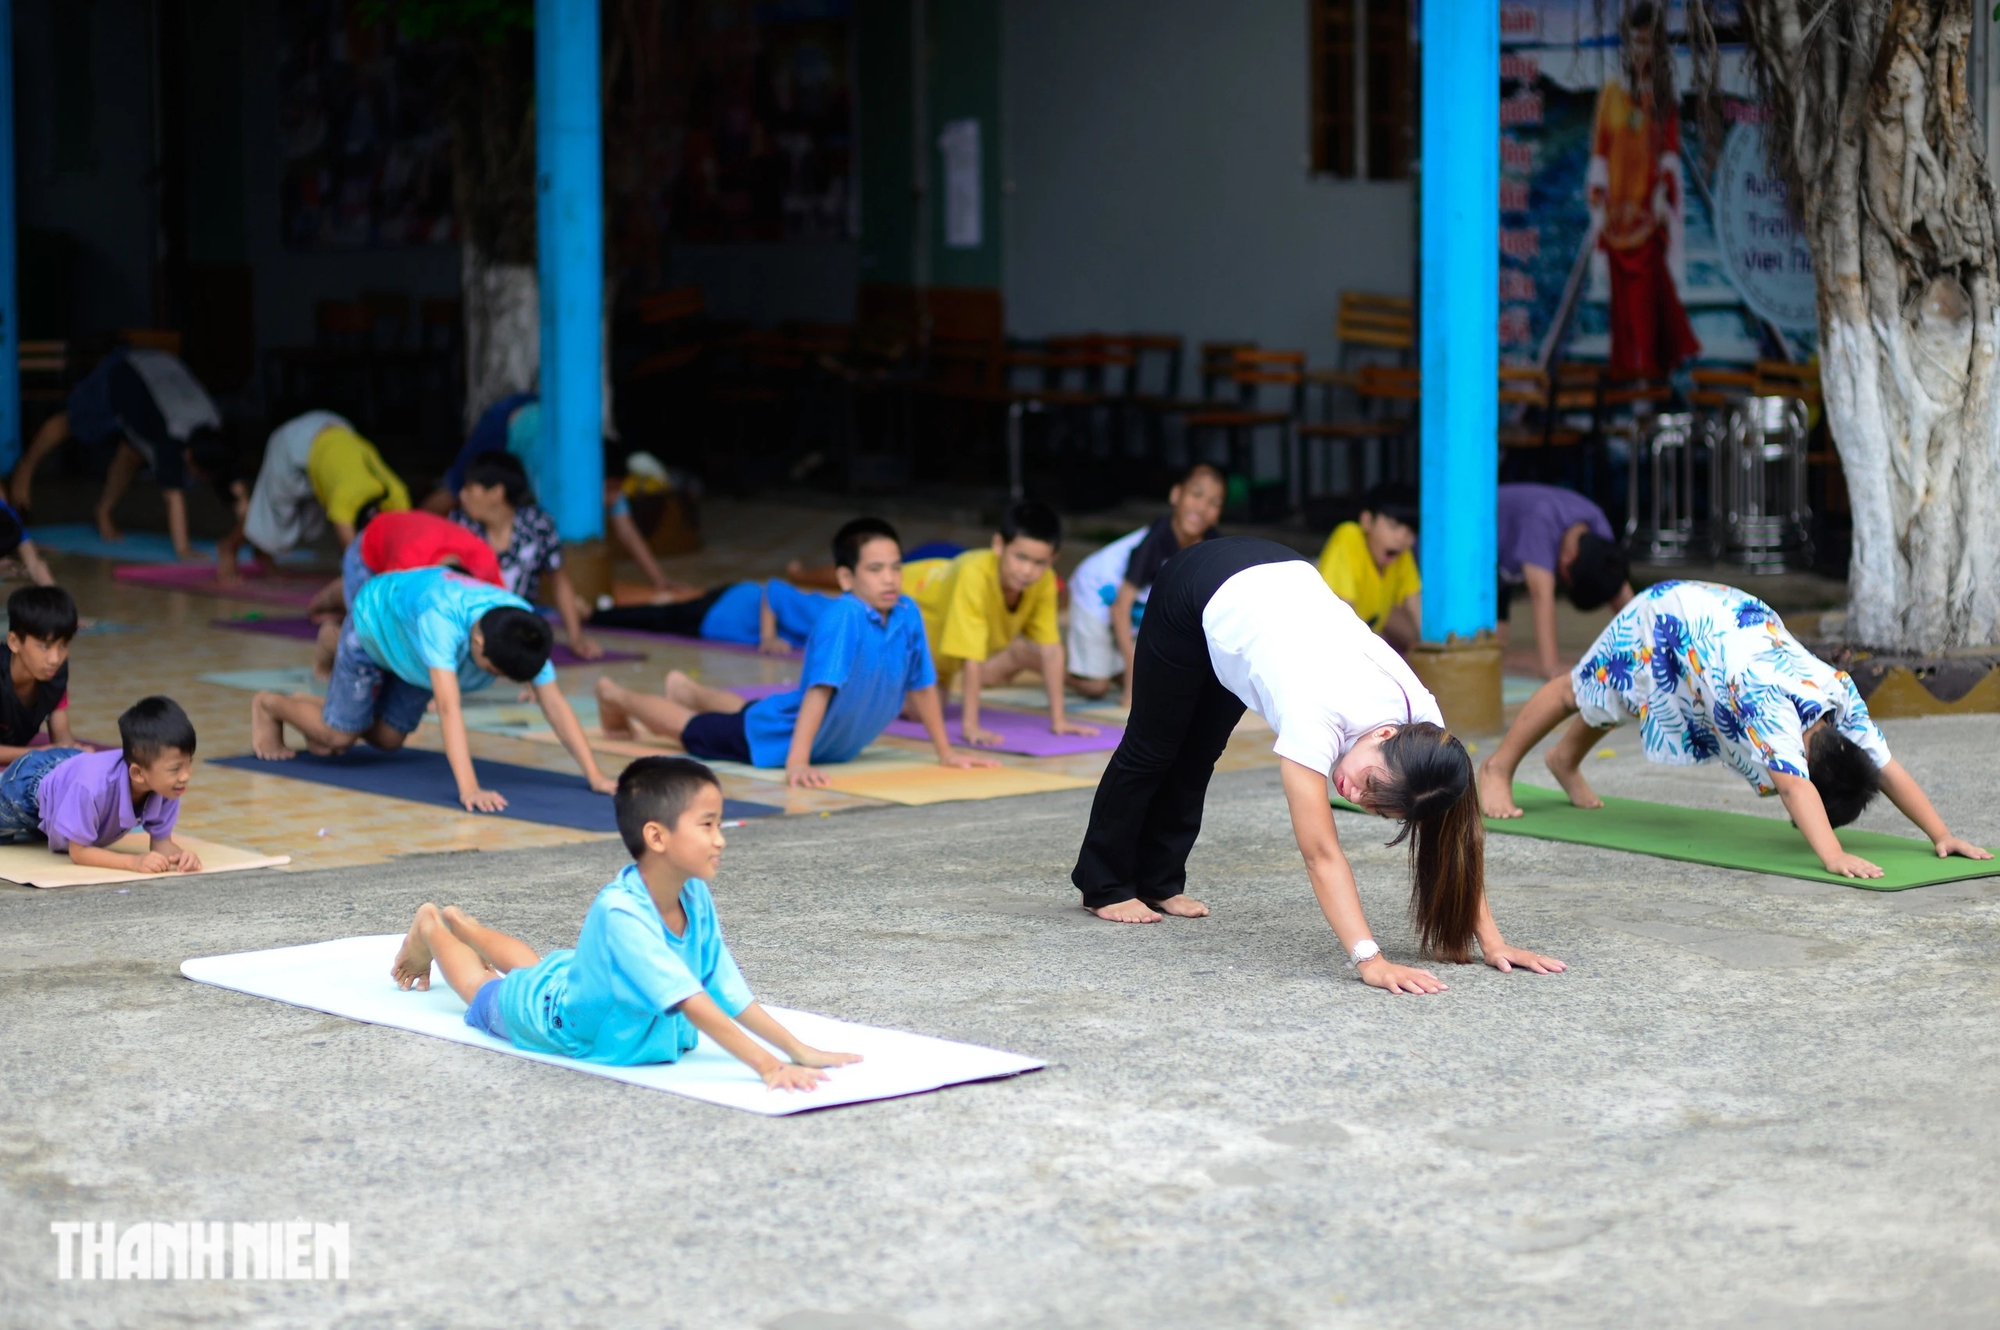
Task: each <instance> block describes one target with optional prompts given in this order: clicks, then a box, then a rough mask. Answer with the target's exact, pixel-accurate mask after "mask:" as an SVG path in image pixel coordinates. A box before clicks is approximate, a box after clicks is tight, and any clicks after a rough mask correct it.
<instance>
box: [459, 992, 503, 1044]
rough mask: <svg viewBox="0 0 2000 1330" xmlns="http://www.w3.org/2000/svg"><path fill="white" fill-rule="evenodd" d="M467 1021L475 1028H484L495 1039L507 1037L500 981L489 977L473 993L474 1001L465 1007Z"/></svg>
mask: <svg viewBox="0 0 2000 1330" xmlns="http://www.w3.org/2000/svg"><path fill="white" fill-rule="evenodd" d="M465 1023H466V1024H467V1025H470V1026H471V1027H472V1028H473V1029H475V1030H484V1031H486V1033H488V1034H490V1035H492V1036H493V1037H494V1038H495V1039H506V1038H507V1037H508V1035H507V1021H506V1018H505V1017H503V1016H501V1014H500V981H499V980H498V979H488V980H487V981H486V982H485V983H483V984H481V985H480V986H479V991H478V992H477V993H474V994H473V995H472V1001H471V1002H470V1003H468V1004H467V1005H466V1008H465Z"/></svg>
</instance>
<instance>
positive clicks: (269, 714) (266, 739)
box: [250, 693, 298, 762]
mask: <svg viewBox="0 0 2000 1330" xmlns="http://www.w3.org/2000/svg"><path fill="white" fill-rule="evenodd" d="M281 700H282V699H280V698H279V696H278V695H277V694H276V693H258V694H256V695H255V696H253V697H252V698H251V699H250V751H251V752H253V753H255V754H256V755H257V756H258V757H261V758H263V759H264V760H265V761H266V762H282V761H284V760H285V759H286V758H291V757H297V756H298V754H297V753H294V752H293V751H292V750H291V749H289V748H287V747H286V746H285V723H284V722H283V721H282V720H279V719H278V715H277V713H276V712H275V711H273V710H271V704H272V703H274V702H278V701H281Z"/></svg>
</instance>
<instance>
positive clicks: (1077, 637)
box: [1065, 605, 1125, 679]
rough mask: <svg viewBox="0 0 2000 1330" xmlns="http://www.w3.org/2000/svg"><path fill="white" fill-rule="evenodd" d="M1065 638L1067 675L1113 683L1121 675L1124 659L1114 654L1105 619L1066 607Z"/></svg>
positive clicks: (1115, 644)
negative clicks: (1067, 626)
mask: <svg viewBox="0 0 2000 1330" xmlns="http://www.w3.org/2000/svg"><path fill="white" fill-rule="evenodd" d="M1068 637H1069V641H1068V642H1067V643H1066V644H1065V645H1066V648H1067V650H1068V652H1069V672H1070V673H1071V674H1074V675H1075V676H1076V677H1077V678H1079V679H1115V678H1117V677H1118V676H1119V675H1121V674H1123V673H1125V657H1123V656H1122V655H1120V654H1119V653H1118V639H1117V638H1115V637H1113V636H1112V635H1111V619H1110V617H1109V616H1106V617H1105V618H1102V619H1100V618H1098V617H1097V616H1096V615H1092V614H1081V613H1079V612H1078V611H1077V608H1076V606H1074V605H1072V606H1070V611H1069V633H1068Z"/></svg>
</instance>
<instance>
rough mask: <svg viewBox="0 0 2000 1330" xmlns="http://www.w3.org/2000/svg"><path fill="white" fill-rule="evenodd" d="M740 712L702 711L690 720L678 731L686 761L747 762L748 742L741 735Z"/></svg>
mask: <svg viewBox="0 0 2000 1330" xmlns="http://www.w3.org/2000/svg"><path fill="white" fill-rule="evenodd" d="M749 710H750V708H749V707H745V708H743V710H742V711H704V712H701V713H700V714H698V715H695V716H690V717H689V718H688V723H687V726H686V728H684V729H683V730H682V731H681V747H683V748H685V749H687V752H688V756H689V757H699V758H702V759H704V760H706V761H710V762H748V761H749V760H750V739H749V736H747V735H746V734H744V732H743V716H744V713H745V712H747V711H749Z"/></svg>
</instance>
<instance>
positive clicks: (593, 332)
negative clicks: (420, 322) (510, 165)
mask: <svg viewBox="0 0 2000 1330" xmlns="http://www.w3.org/2000/svg"><path fill="white" fill-rule="evenodd" d="M597 3H598V0H535V170H536V207H535V226H536V247H537V255H536V257H537V267H538V271H539V278H540V284H541V313H542V348H541V351H542V355H541V389H542V459H543V461H542V465H541V467H540V468H539V470H540V472H541V475H542V488H543V489H544V490H545V491H547V492H546V493H544V494H542V495H541V496H540V498H541V501H542V504H543V506H544V507H545V508H546V509H547V510H548V513H549V516H551V517H553V518H554V519H555V523H556V528H557V530H559V531H560V532H561V533H562V537H563V539H564V540H592V539H595V538H597V537H599V536H602V535H603V534H604V494H603V489H604V440H603V428H604V389H603V378H602V375H603V356H604V323H603V319H604V146H603V139H602V134H601V126H600V123H599V112H598V86H597Z"/></svg>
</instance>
